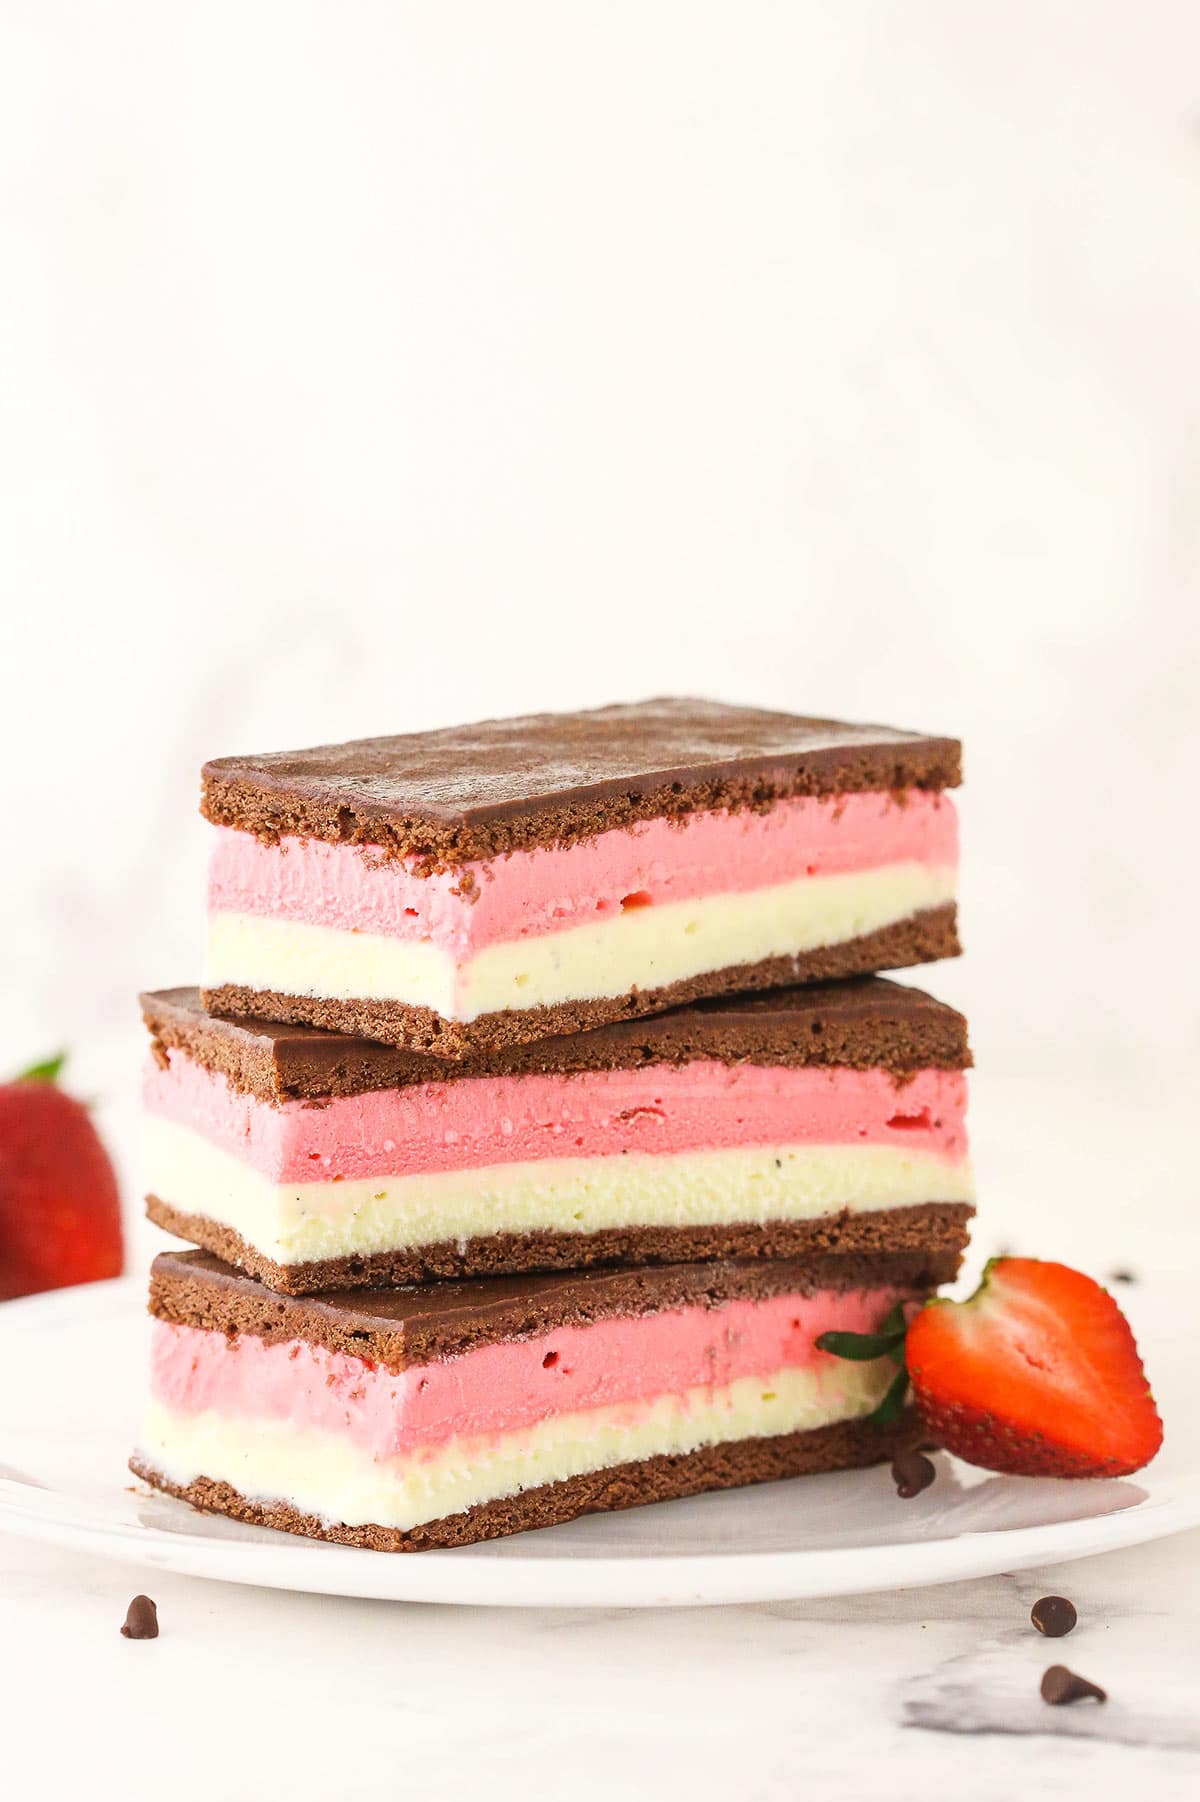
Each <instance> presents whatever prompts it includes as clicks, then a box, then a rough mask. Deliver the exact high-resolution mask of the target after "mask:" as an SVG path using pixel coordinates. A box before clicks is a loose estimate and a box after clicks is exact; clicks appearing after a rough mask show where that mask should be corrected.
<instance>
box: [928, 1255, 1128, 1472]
mask: <svg viewBox="0 0 1200 1802" xmlns="http://www.w3.org/2000/svg"><path fill="white" fill-rule="evenodd" d="M905 1349H906V1356H907V1363H908V1369H909V1374H910V1376H911V1378H912V1384H913V1392H914V1397H915V1400H916V1404H917V1408H918V1410H919V1412H920V1415H921V1418H922V1421H923V1422H924V1425H925V1427H926V1429H927V1430H928V1432H929V1433H930V1435H931V1436H932V1437H934V1438H935V1439H936V1440H937V1441H938V1443H939V1444H941V1445H943V1446H944V1447H945V1448H946V1449H947V1451H951V1452H955V1453H957V1455H958V1456H959V1457H962V1458H965V1459H966V1460H968V1462H970V1463H972V1464H977V1465H980V1466H982V1467H983V1468H984V1469H987V1470H998V1471H1008V1472H1013V1473H1016V1474H1018V1475H1022V1476H1058V1477H1072V1476H1074V1477H1084V1476H1127V1475H1129V1474H1130V1473H1131V1472H1132V1471H1135V1470H1140V1469H1141V1467H1142V1466H1143V1465H1144V1464H1147V1463H1149V1461H1150V1459H1151V1458H1153V1456H1154V1454H1155V1453H1156V1452H1157V1451H1158V1448H1159V1446H1160V1445H1161V1444H1162V1422H1161V1421H1160V1420H1159V1417H1158V1412H1157V1409H1156V1408H1155V1406H1154V1399H1153V1397H1152V1396H1151V1393H1150V1388H1149V1385H1148V1383H1147V1381H1146V1378H1145V1375H1144V1373H1143V1370H1142V1361H1141V1358H1140V1357H1139V1355H1138V1349H1137V1346H1136V1344H1135V1342H1134V1338H1133V1334H1132V1332H1131V1331H1130V1328H1129V1323H1128V1322H1127V1321H1126V1319H1125V1317H1124V1315H1123V1314H1122V1313H1121V1310H1120V1308H1118V1306H1117V1304H1116V1302H1115V1301H1114V1300H1113V1298H1112V1297H1111V1295H1109V1294H1108V1293H1107V1291H1106V1290H1104V1289H1102V1288H1101V1287H1100V1285H1099V1283H1096V1282H1093V1280H1092V1278H1091V1277H1088V1276H1084V1275H1083V1274H1082V1273H1081V1272H1079V1271H1078V1270H1071V1269H1069V1268H1068V1267H1067V1266H1066V1265H1065V1264H1054V1263H1044V1262H1041V1261H1039V1260H1038V1259H1035V1258H1001V1259H997V1260H996V1261H994V1262H993V1263H992V1264H990V1265H989V1266H988V1268H987V1270H986V1271H985V1273H984V1278H983V1281H982V1283H981V1284H980V1286H979V1288H978V1289H977V1290H976V1292H975V1294H974V1295H973V1296H971V1297H970V1299H969V1300H967V1301H965V1302H958V1303H955V1302H948V1301H936V1302H933V1303H931V1304H930V1305H929V1306H928V1307H926V1308H924V1309H923V1310H922V1311H921V1313H920V1314H919V1315H918V1316H917V1318H916V1319H915V1320H914V1321H913V1323H912V1325H911V1326H910V1328H909V1330H908V1338H907V1342H906V1347H905Z"/></svg>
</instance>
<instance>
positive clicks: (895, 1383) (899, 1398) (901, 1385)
mask: <svg viewBox="0 0 1200 1802" xmlns="http://www.w3.org/2000/svg"><path fill="white" fill-rule="evenodd" d="M907 1399H908V1372H907V1370H905V1369H903V1368H901V1369H900V1370H898V1371H897V1372H896V1374H895V1376H894V1377H893V1378H892V1380H891V1383H890V1384H889V1385H888V1392H887V1394H886V1395H885V1396H884V1398H883V1400H882V1401H881V1402H880V1404H879V1406H878V1407H877V1408H874V1409H873V1410H872V1411H871V1413H870V1414H868V1415H867V1419H868V1420H869V1421H870V1422H871V1424H872V1426H876V1427H890V1426H894V1425H895V1423H896V1421H898V1420H899V1418H900V1416H901V1415H902V1414H903V1412H904V1404H905V1401H906V1400H907Z"/></svg>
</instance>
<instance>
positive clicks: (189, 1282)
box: [149, 1249, 959, 1370]
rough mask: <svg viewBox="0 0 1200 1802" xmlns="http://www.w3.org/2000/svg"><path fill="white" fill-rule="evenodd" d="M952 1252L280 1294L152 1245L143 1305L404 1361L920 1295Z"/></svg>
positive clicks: (182, 1319)
mask: <svg viewBox="0 0 1200 1802" xmlns="http://www.w3.org/2000/svg"><path fill="white" fill-rule="evenodd" d="M958 1261H959V1253H958V1251H957V1250H941V1251H929V1250H925V1249H922V1250H920V1251H915V1252H898V1253H891V1254H875V1255H870V1254H867V1253H860V1254H857V1255H850V1256H843V1257H838V1256H832V1257H814V1258H805V1259H799V1260H791V1259H770V1260H766V1259H764V1260H761V1261H757V1262H755V1261H734V1260H729V1259H717V1260H714V1261H713V1262H710V1263H697V1264H669V1265H662V1266H657V1267H648V1268H645V1269H624V1268H623V1269H617V1270H594V1271H582V1272H575V1273H572V1274H564V1275H525V1276H513V1277H491V1278H486V1279H481V1280H479V1281H476V1282H471V1283H434V1284H430V1285H429V1286H427V1287H419V1288H409V1289H371V1290H357V1291H355V1290H348V1291H344V1292H343V1291H332V1292H330V1293H329V1294H327V1295H322V1296H319V1297H318V1296H289V1295H279V1294H277V1293H275V1292H274V1291H272V1290H270V1289H267V1288H265V1287H264V1286H263V1285H262V1284H261V1283H257V1282H255V1281H254V1280H253V1279H252V1278H251V1277H248V1276H244V1275H242V1274H241V1273H240V1272H239V1271H237V1270H235V1269H233V1268H231V1267H230V1266H229V1265H227V1264H224V1263H222V1262H221V1261H220V1259H218V1258H215V1257H213V1256H211V1255H210V1253H208V1252H204V1251H186V1252H170V1251H168V1252H160V1253H159V1255H158V1257H156V1258H155V1260H154V1263H153V1265H152V1266H151V1270H150V1303H149V1307H150V1312H151V1314H153V1315H154V1316H155V1317H156V1318H157V1319H159V1320H166V1321H170V1322H171V1323H172V1324H174V1325H177V1326H193V1327H203V1328H207V1329H209V1330H211V1331H216V1332H220V1333H225V1334H234V1333H251V1334H253V1335H254V1336H255V1337H257V1338H260V1339H265V1340H268V1341H270V1342H272V1343H278V1342H279V1341H283V1340H290V1339H305V1340H309V1341H311V1342H312V1343H314V1344H316V1345H323V1346H325V1347H327V1348H328V1349H329V1350H330V1351H335V1352H345V1353H348V1354H349V1355H350V1356H352V1357H357V1358H369V1359H371V1360H372V1361H373V1362H374V1363H375V1364H381V1365H383V1366H385V1367H386V1368H387V1369H389V1370H404V1369H406V1368H408V1367H409V1366H410V1365H414V1364H428V1363H431V1362H432V1361H434V1360H435V1359H439V1358H452V1357H458V1356H461V1355H462V1354H463V1353H465V1352H468V1351H473V1350H475V1349H476V1348H477V1347H478V1346H481V1345H493V1344H496V1343H498V1342H500V1341H502V1340H511V1339H533V1338H538V1337H540V1336H541V1335H543V1334H545V1333H550V1332H554V1331H556V1330H557V1329H558V1328H560V1327H563V1326H584V1325H587V1324H589V1323H590V1322H592V1321H596V1320H606V1319H610V1318H612V1317H613V1316H616V1315H642V1314H653V1313H658V1312H661V1311H663V1310H665V1309H671V1308H683V1307H697V1306H700V1307H716V1306H719V1305H720V1304H721V1303H722V1302H727V1301H732V1300H740V1299H749V1300H760V1299H762V1298H764V1297H767V1296H772V1295H786V1294H798V1295H813V1294H816V1293H818V1292H819V1291H821V1290H828V1289H833V1290H837V1291H844V1290H850V1289H870V1288H884V1287H891V1288H898V1289H902V1290H904V1291H906V1292H907V1293H911V1294H913V1295H920V1294H924V1293H926V1292H928V1291H929V1290H931V1289H936V1288H937V1287H938V1286H939V1285H940V1284H942V1283H946V1282H950V1281H951V1280H952V1279H953V1277H954V1275H955V1273H956V1271H957V1269H958Z"/></svg>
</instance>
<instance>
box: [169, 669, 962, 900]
mask: <svg viewBox="0 0 1200 1802" xmlns="http://www.w3.org/2000/svg"><path fill="white" fill-rule="evenodd" d="M960 780H961V747H960V745H959V743H958V741H957V740H955V739H949V738H931V737H926V736H924V735H923V734H921V733H915V732H907V731H902V730H897V729H896V728H894V727H890V726H863V725H848V724H844V723H843V722H841V721H838V720H825V719H811V718H807V717H804V716H800V715H792V714H786V713H771V712H766V711H764V710H763V709H760V708H755V707H731V706H727V705H725V704H723V703H721V702H717V701H704V700H686V699H668V700H654V701H644V702H639V703H636V704H633V705H626V706H616V707H601V708H597V709H596V710H594V711H592V712H584V713H566V714H551V713H544V714H533V715H530V716H527V717H525V718H522V719H509V720H483V721H481V722H479V723H478V724H475V725H470V726H456V727H451V728H449V729H447V730H444V731H439V732H421V733H408V734H402V735H399V736H396V737H391V738H368V739H360V740H357V741H355V742H352V743H350V744H343V745H319V746H316V747H315V748H313V749H311V750H304V751H281V752H273V753H267V754H263V755H256V756H245V757H221V758H216V759H214V760H213V761H212V762H210V763H207V764H206V765H205V766H204V775H203V798H202V802H201V808H202V811H203V812H204V814H205V815H206V816H207V818H208V819H210V820H212V821H214V822H215V823H217V824H218V825H225V826H234V827H237V828H239V829H241V830H242V831H245V832H251V833H254V834H255V836H256V837H258V838H261V839H264V840H268V841H275V840H277V839H279V838H281V837H283V836H288V835H293V834H294V835H298V836H300V837H305V838H319V839H327V840H330V841H332V842H334V843H343V842H351V843H356V844H369V845H376V846H379V847H381V848H382V849H383V850H384V851H385V852H388V853H390V854H392V855H394V856H403V857H413V858H417V859H419V860H422V862H424V863H425V865H426V867H427V868H428V869H430V870H434V869H450V868H454V867H456V866H458V865H460V864H463V863H468V862H472V861H474V860H476V859H486V858H491V857H497V856H500V855H503V854H504V853H505V852H508V851H516V850H529V849H532V848H534V847H536V846H541V845H548V844H555V845H567V844H571V843H574V842H576V841H578V840H579V839H582V838H588V837H592V836H593V835H595V834H596V833H600V832H608V831H612V830H613V829H614V828H619V827H625V826H629V825H632V824H633V823H634V822H635V821H638V820H647V819H659V818H668V819H673V818H682V817H683V816H684V815H686V814H689V813H692V812H695V811H697V810H711V809H739V808H764V807H769V806H771V805H772V804H773V803H774V802H776V801H778V800H780V799H783V798H785V797H788V796H793V795H835V794H845V793H852V792H856V791H863V790H872V789H894V790H904V789H910V788H923V789H935V790H936V789H943V788H949V787H954V786H955V785H956V784H957V783H958V782H959V781H960Z"/></svg>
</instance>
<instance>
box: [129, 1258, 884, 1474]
mask: <svg viewBox="0 0 1200 1802" xmlns="http://www.w3.org/2000/svg"><path fill="white" fill-rule="evenodd" d="M896 1299H897V1297H896V1293H895V1292H894V1291H892V1290H878V1289H877V1290H858V1291H851V1292H849V1293H835V1292H833V1291H824V1290H823V1291H820V1292H819V1293H817V1294H816V1295H809V1296H804V1295H782V1296H773V1297H771V1298H770V1299H768V1300H765V1301H753V1302H751V1301H735V1302H730V1303H727V1304H726V1305H725V1306H723V1307H718V1308H699V1307H698V1308H682V1309H678V1310H675V1311H672V1312H669V1313H662V1314H651V1315H647V1316H645V1317H632V1316H621V1317H619V1318H616V1319H611V1320H600V1321H597V1322H595V1323H593V1324H592V1325H590V1326H585V1327H561V1328H559V1329H558V1331H556V1332H554V1333H550V1334H548V1335H546V1336H545V1337H544V1338H538V1339H530V1340H522V1341H509V1342H504V1343H501V1344H497V1345H485V1346H481V1347H480V1348H479V1349H478V1350H476V1351H471V1352H467V1353H465V1354H464V1355H463V1356H461V1357H458V1358H449V1359H446V1360H444V1361H442V1362H439V1363H433V1364H422V1365H417V1366H414V1367H413V1368H411V1369H409V1370H403V1371H391V1370H386V1369H383V1368H382V1367H380V1366H378V1365H376V1364H374V1363H372V1362H370V1361H369V1360H365V1359H361V1358H351V1357H347V1356H346V1355H345V1354H344V1353H341V1352H333V1351H329V1350H327V1349H326V1348H325V1347H324V1346H320V1345H313V1344H310V1343H309V1342H308V1341H307V1340H301V1339H293V1340H289V1341H285V1342H283V1343H281V1344H275V1345H272V1344H268V1343H267V1342H266V1341H265V1340H263V1339H258V1338H255V1337H254V1336H253V1335H251V1334H248V1333H243V1334H240V1335H238V1336H237V1337H234V1338H228V1339H227V1338H226V1337H225V1335H224V1334H223V1333H217V1332H212V1331H208V1330H205V1329H203V1328H199V1327H189V1326H175V1325H173V1324H170V1323H168V1322H166V1321H161V1320H160V1321H155V1323H154V1329H153V1343H152V1351H151V1379H150V1381H151V1394H152V1396H153V1397H154V1399H155V1400H156V1401H158V1402H161V1403H163V1404H165V1405H166V1406H167V1407H168V1408H170V1409H172V1410H173V1411H175V1412H177V1413H190V1414H198V1413H201V1412H203V1411H205V1410H207V1409H213V1410H215V1411H216V1412H218V1413H219V1414H222V1415H226V1416H233V1417H238V1418H242V1419H246V1418H249V1419H254V1420H281V1421H286V1422H287V1423H288V1425H290V1426H292V1427H300V1428H304V1427H312V1428H317V1429H320V1430H323V1431H325V1432H334V1433H349V1435H350V1437H351V1439H352V1440H353V1441H354V1442H355V1443H356V1444H357V1445H359V1446H361V1447H362V1448H363V1449H365V1450H366V1451H367V1452H368V1453H370V1454H371V1456H373V1457H376V1458H388V1457H392V1456H394V1455H396V1454H397V1453H409V1452H414V1451H419V1450H421V1449H422V1448H430V1449H431V1450H432V1449H434V1448H437V1447H441V1446H444V1445H445V1444H446V1443H447V1441H449V1440H451V1439H454V1438H457V1437H459V1436H466V1437H474V1436H476V1435H483V1434H500V1433H509V1432H514V1431H516V1430H519V1429H520V1428H522V1427H527V1426H531V1425H533V1424H534V1423H535V1422H537V1421H540V1420H545V1419H547V1418H549V1417H551V1416H553V1415H561V1414H574V1413H580V1412H583V1411H585V1410H587V1409H590V1408H599V1407H611V1406H612V1405H614V1404H622V1403H628V1404H629V1406H630V1410H631V1412H630V1422H631V1424H632V1422H633V1421H634V1420H636V1418H637V1414H638V1412H639V1410H640V1409H641V1408H643V1407H645V1406H648V1405H649V1404H650V1403H652V1402H653V1401H654V1400H655V1399H656V1398H658V1397H661V1396H663V1395H676V1396H677V1395H682V1394H685V1393H686V1392H687V1391H688V1390H692V1389H696V1388H710V1389H718V1388H721V1387H723V1386H724V1385H726V1384H729V1383H733V1382H736V1381H737V1379H738V1378H740V1377H753V1376H768V1375H771V1374H772V1373H774V1372H776V1371H779V1370H782V1369H785V1368H792V1369H795V1368H808V1367H813V1366H816V1365H830V1366H833V1365H835V1364H836V1360H834V1359H831V1358H829V1357H828V1356H827V1355H826V1354H825V1353H824V1352H819V1351H818V1350H817V1349H816V1346H815V1343H814V1342H815V1340H816V1339H817V1337H818V1335H819V1334H821V1333H824V1332H827V1331H829V1330H830V1329H831V1328H838V1329H841V1330H843V1331H848V1332H870V1331H873V1330H874V1329H875V1328H876V1327H877V1326H878V1324H879V1323H880V1321H881V1320H882V1319H883V1317H884V1315H885V1314H886V1313H887V1311H888V1309H889V1308H890V1307H891V1306H892V1304H893V1302H894V1301H895V1300H896Z"/></svg>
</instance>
